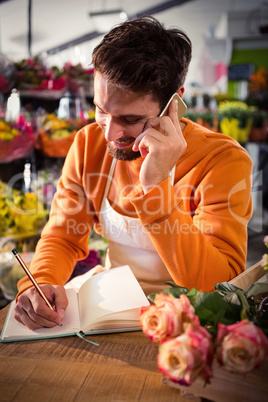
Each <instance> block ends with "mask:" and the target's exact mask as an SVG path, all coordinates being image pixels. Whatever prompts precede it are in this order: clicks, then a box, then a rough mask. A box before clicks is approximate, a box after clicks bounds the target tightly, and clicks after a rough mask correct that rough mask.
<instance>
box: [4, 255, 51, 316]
mask: <svg viewBox="0 0 268 402" xmlns="http://www.w3.org/2000/svg"><path fill="white" fill-rule="evenodd" d="M12 253H13V254H14V256H15V257H16V259H17V260H18V262H19V263H20V265H21V267H22V268H23V269H24V271H25V272H26V274H27V276H28V277H29V279H30V280H31V282H32V284H33V285H34V287H35V289H36V290H37V292H38V293H39V294H40V296H41V297H42V298H43V300H44V301H45V302H46V304H47V306H48V307H49V308H51V310H53V311H54V309H53V307H52V306H51V304H50V303H49V301H48V300H47V298H46V296H45V295H44V293H43V292H42V290H41V289H40V287H39V285H38V283H37V282H36V280H35V279H34V277H33V276H32V274H31V272H30V271H29V269H28V268H27V265H26V264H25V262H24V261H23V259H22V258H21V256H20V255H19V253H18V252H17V250H16V249H15V248H14V249H13V250H12Z"/></svg>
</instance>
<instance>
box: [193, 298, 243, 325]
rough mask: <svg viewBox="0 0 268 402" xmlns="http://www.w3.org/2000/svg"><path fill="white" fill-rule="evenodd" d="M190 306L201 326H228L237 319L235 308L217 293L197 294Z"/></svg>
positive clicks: (237, 314)
mask: <svg viewBox="0 0 268 402" xmlns="http://www.w3.org/2000/svg"><path fill="white" fill-rule="evenodd" d="M192 304H193V306H194V308H195V312H196V314H197V315H198V317H199V319H200V322H201V324H202V325H212V326H216V325H217V324H218V323H219V322H222V323H223V324H230V323H233V322H236V321H237V318H238V319H239V313H238V310H237V306H232V305H231V304H229V303H228V302H226V301H225V300H224V299H223V298H222V296H221V295H219V294H218V293H217V292H213V293H209V292H199V294H198V295H197V296H196V297H195V299H194V300H193V303H192ZM239 311H240V310H239Z"/></svg>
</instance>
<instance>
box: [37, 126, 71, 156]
mask: <svg viewBox="0 0 268 402" xmlns="http://www.w3.org/2000/svg"><path fill="white" fill-rule="evenodd" d="M76 133H77V131H76V130H74V131H73V132H71V133H70V135H69V136H68V137H65V138H62V139H58V140H54V139H52V138H50V136H49V135H48V134H47V133H46V132H45V131H44V130H42V129H40V130H39V135H38V138H37V141H36V144H35V148H36V149H39V150H41V152H42V153H43V154H44V155H46V156H49V157H51V158H65V157H66V155H67V153H68V151H69V149H70V147H71V145H72V143H73V141H74V137H75V135H76Z"/></svg>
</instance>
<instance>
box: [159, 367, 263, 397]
mask: <svg viewBox="0 0 268 402" xmlns="http://www.w3.org/2000/svg"><path fill="white" fill-rule="evenodd" d="M267 373H268V360H266V361H265V362H263V364H262V365H261V367H260V368H258V369H255V370H253V371H251V372H250V373H248V374H246V375H240V374H235V373H231V372H229V371H227V370H225V369H224V368H222V367H219V366H218V365H217V366H216V365H215V366H214V367H213V378H212V379H211V383H210V384H207V385H204V381H203V380H201V379H199V378H198V379H197V380H196V381H195V382H194V383H193V384H192V385H190V386H189V387H187V386H184V385H180V384H177V383H175V382H172V381H170V380H169V379H167V378H166V377H165V376H163V383H164V384H166V385H168V386H170V387H173V388H177V389H178V390H179V391H180V395H181V396H182V397H184V398H188V399H194V398H201V400H202V398H205V399H206V400H210V401H214V402H226V401H228V402H238V401H239V402H242V401H254V402H266V401H267V396H268V381H267Z"/></svg>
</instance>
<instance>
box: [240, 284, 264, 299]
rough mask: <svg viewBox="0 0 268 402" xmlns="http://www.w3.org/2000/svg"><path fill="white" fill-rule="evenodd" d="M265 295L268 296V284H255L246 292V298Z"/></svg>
mask: <svg viewBox="0 0 268 402" xmlns="http://www.w3.org/2000/svg"><path fill="white" fill-rule="evenodd" d="M265 293H267V294H268V283H254V284H253V285H251V286H250V287H249V288H248V289H247V290H246V291H245V296H246V297H251V296H253V297H254V296H257V295H260V294H265Z"/></svg>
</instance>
